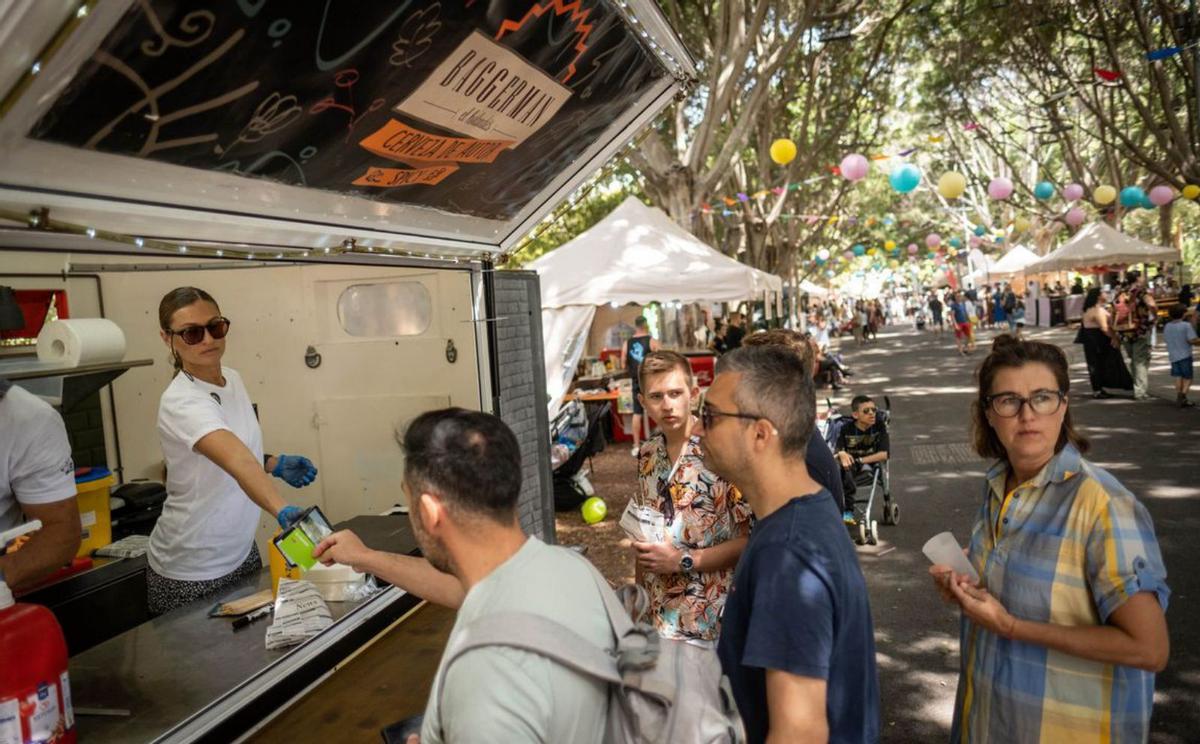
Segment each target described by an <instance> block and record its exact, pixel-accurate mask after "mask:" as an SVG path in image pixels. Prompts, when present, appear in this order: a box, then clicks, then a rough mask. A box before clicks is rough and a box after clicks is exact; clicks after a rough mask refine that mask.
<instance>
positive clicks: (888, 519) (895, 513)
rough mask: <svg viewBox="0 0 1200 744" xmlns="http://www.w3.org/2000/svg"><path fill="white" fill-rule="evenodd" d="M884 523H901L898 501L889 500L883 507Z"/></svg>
mask: <svg viewBox="0 0 1200 744" xmlns="http://www.w3.org/2000/svg"><path fill="white" fill-rule="evenodd" d="M883 523H884V524H900V505H899V504H897V503H896V502H894V501H892V502H889V503H888V504H887V505H885V506H884V507H883Z"/></svg>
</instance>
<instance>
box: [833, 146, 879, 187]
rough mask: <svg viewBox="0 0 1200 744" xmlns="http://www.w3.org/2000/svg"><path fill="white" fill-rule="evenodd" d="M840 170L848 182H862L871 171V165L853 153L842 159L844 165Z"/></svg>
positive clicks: (840, 166) (862, 157)
mask: <svg viewBox="0 0 1200 744" xmlns="http://www.w3.org/2000/svg"><path fill="white" fill-rule="evenodd" d="M838 168H839V169H840V170H841V172H842V176H843V177H844V178H845V179H846V180H847V181H861V180H862V179H864V178H866V177H867V171H869V170H870V169H871V163H870V161H868V160H867V159H866V158H865V157H864V156H862V155H859V154H858V153H856V152H852V153H850V154H849V155H847V156H846V157H844V158H842V163H841V165H839V166H838Z"/></svg>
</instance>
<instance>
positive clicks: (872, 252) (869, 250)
mask: <svg viewBox="0 0 1200 744" xmlns="http://www.w3.org/2000/svg"><path fill="white" fill-rule="evenodd" d="M878 252H879V251H877V250H875V249H874V248H868V249H867V255H868V256H874V255H875V254H876V253H878Z"/></svg>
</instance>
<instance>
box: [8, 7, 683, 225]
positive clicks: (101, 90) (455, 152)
mask: <svg viewBox="0 0 1200 744" xmlns="http://www.w3.org/2000/svg"><path fill="white" fill-rule="evenodd" d="M665 74H666V72H665V70H664V69H663V68H662V66H661V65H660V64H659V63H658V61H657V60H656V59H655V58H654V56H653V55H652V54H651V53H650V52H649V51H647V50H646V49H645V48H644V47H643V46H642V43H641V39H640V38H639V35H638V34H637V33H636V32H635V31H633V30H631V29H630V27H629V26H628V25H626V23H625V22H624V21H623V20H622V19H621V17H620V15H619V14H618V13H617V12H616V10H615V9H614V8H613V7H611V6H610V4H609V3H608V2H606V1H605V0H541V1H540V2H530V1H529V0H525V1H522V0H490V1H489V0H437V1H435V2H415V1H413V0H399V1H398V2H378V1H376V0H357V1H355V0H337V2H334V0H304V1H303V2H282V0H197V1H194V2H187V1H186V0H138V1H137V2H134V3H132V4H131V7H130V10H129V11H128V12H127V13H126V14H125V15H124V16H123V17H122V18H121V20H120V21H119V22H118V23H117V25H116V26H115V27H114V28H113V29H112V30H111V32H110V33H109V34H108V35H107V37H106V38H105V39H104V41H103V43H102V44H101V45H100V47H99V49H98V50H97V51H96V52H95V54H93V55H92V57H91V59H90V60H88V61H87V62H86V63H85V64H84V65H83V66H82V67H81V68H80V69H79V71H78V73H77V74H76V75H75V76H74V78H73V79H72V80H71V83H70V84H69V85H68V86H67V88H66V89H65V90H64V91H63V92H62V94H61V95H60V96H59V98H58V99H57V100H56V101H55V102H54V104H53V105H52V106H51V107H50V109H49V110H48V111H47V112H46V113H45V114H44V115H43V116H42V118H41V119H40V120H39V121H38V122H37V124H36V125H35V126H34V127H33V130H32V131H31V132H30V136H31V137H33V138H36V139H40V140H46V141H50V142H57V143H62V144H66V145H70V146H74V147H81V148H87V149H93V150H97V151H100V152H106V153H115V154H119V155H126V156H131V157H138V158H148V159H151V160H156V161H162V162H167V163H174V164H177V165H183V166H187V167H191V168H203V169H207V170H214V171H226V172H230V173H235V174H238V175H242V176H247V177H253V178H264V179H269V180H272V181H276V182H279V183H285V184H291V185H296V186H303V187H308V188H313V189H323V190H327V191H332V192H337V193H340V194H353V195H357V196H360V197H363V198H367V199H372V200H377V201H383V202H388V203H395V204H406V205H418V206H427V207H433V208H437V209H441V210H444V211H448V212H452V213H456V214H464V215H472V216H476V217H484V218H489V219H505V220H507V219H511V218H512V217H514V216H515V215H516V214H517V213H518V212H520V210H521V209H522V207H524V206H525V205H526V204H527V203H528V202H529V201H530V200H531V199H532V198H533V197H534V196H535V195H536V194H538V193H539V192H540V191H541V190H542V189H544V188H545V187H546V186H547V185H549V184H550V183H551V182H552V181H553V179H554V177H555V176H556V175H557V174H559V173H560V172H561V171H563V170H564V169H565V168H567V167H568V166H569V165H570V163H571V162H572V161H573V160H575V159H576V158H577V157H579V156H580V154H581V153H582V152H583V151H584V150H585V149H586V148H587V147H588V146H589V145H590V144H591V143H593V142H594V141H595V140H596V139H597V138H598V137H600V136H601V134H602V133H603V131H604V130H605V129H606V128H607V127H608V126H610V125H611V124H612V123H613V122H614V121H615V120H617V119H618V118H619V117H620V116H621V114H622V113H625V112H627V109H629V108H630V107H631V106H633V105H634V104H635V102H636V101H637V100H638V98H639V96H641V95H642V94H643V93H644V92H645V91H646V90H647V89H648V88H650V87H652V86H653V85H654V84H655V83H656V81H657V80H658V79H659V78H660V77H662V76H663V75H665Z"/></svg>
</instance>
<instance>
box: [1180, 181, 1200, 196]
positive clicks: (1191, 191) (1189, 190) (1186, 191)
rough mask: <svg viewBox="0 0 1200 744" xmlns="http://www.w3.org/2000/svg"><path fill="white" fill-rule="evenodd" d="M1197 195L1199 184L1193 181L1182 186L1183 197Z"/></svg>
mask: <svg viewBox="0 0 1200 744" xmlns="http://www.w3.org/2000/svg"><path fill="white" fill-rule="evenodd" d="M1197 196H1200V186H1197V185H1196V184H1194V183H1189V184H1188V185H1187V186H1184V187H1183V198H1184V199H1195V198H1196V197H1197Z"/></svg>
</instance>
